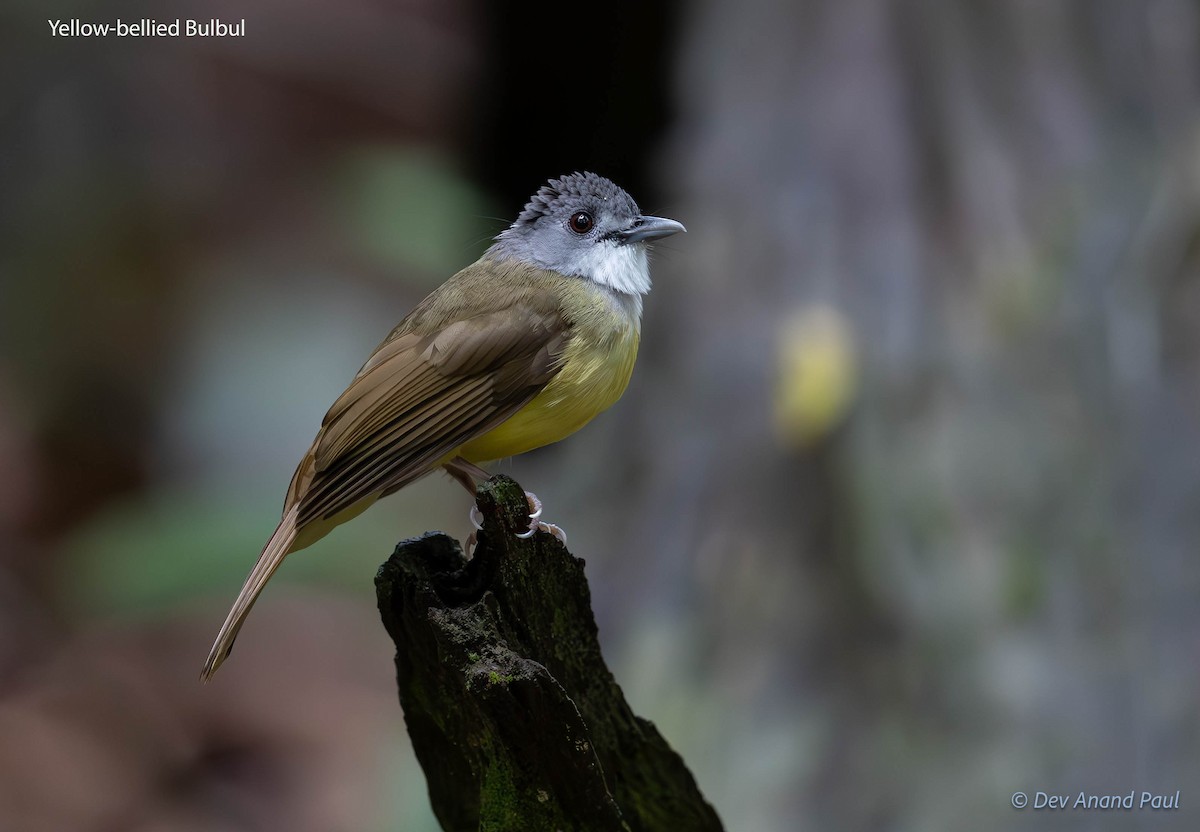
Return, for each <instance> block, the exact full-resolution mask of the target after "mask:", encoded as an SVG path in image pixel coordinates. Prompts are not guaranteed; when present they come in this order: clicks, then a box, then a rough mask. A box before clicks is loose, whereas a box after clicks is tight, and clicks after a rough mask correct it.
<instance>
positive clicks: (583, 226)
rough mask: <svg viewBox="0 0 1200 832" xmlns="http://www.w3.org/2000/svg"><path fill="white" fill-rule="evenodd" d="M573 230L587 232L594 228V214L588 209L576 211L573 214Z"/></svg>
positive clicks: (581, 232)
mask: <svg viewBox="0 0 1200 832" xmlns="http://www.w3.org/2000/svg"><path fill="white" fill-rule="evenodd" d="M570 223H571V230H572V231H574V232H575V233H576V234H586V233H588V232H589V231H591V230H592V226H593V225H594V224H595V223H594V222H593V220H592V215H591V214H589V213H588V212H587V211H576V212H575V213H574V214H572V215H571V221H570Z"/></svg>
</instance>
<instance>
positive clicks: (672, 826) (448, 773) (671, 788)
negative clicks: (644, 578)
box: [375, 476, 722, 832]
mask: <svg viewBox="0 0 1200 832" xmlns="http://www.w3.org/2000/svg"><path fill="white" fill-rule="evenodd" d="M478 505H479V509H480V511H481V512H482V514H483V517H484V527H483V529H482V530H481V531H480V532H479V535H478V545H477V547H476V549H475V552H474V556H473V557H472V558H471V559H469V560H468V559H467V558H466V556H465V555H464V554H463V552H462V548H461V547H460V546H459V544H458V543H457V541H455V540H453V539H452V538H450V537H448V536H447V535H445V534H443V533H441V532H429V533H426V534H425V535H422V536H421V537H417V538H413V539H411V540H407V541H404V542H402V543H400V544H399V545H398V546H397V547H396V551H395V552H394V553H393V554H392V556H391V557H390V558H389V559H388V561H387V562H386V563H385V564H384V565H383V566H382V567H381V568H380V570H379V574H378V575H377V576H376V579H375V587H376V592H377V595H378V600H379V611H380V614H381V616H382V618H383V624H384V626H385V627H386V628H387V631H388V634H389V635H390V636H391V637H392V640H393V641H394V642H395V644H396V679H397V683H398V686H399V691H400V704H401V706H402V707H403V709H404V718H405V722H406V723H407V726H408V733H409V736H410V737H411V738H412V743H413V748H414V750H415V752H416V756H417V759H418V760H419V761H420V763H421V767H422V768H423V769H424V771H425V776H426V779H427V780H428V784H429V796H430V800H431V801H432V803H433V810H434V813H435V814H436V815H437V818H438V821H439V822H440V823H441V825H442V828H443V829H445V830H447V832H462V831H464V830H477V829H478V830H488V831H489V832H490V831H491V830H543V829H545V830H588V832H605V831H606V830H623V832H657V831H658V830H663V832H667V830H670V832H679V830H695V831H696V832H706V830H720V829H721V828H722V827H721V822H720V820H719V819H718V818H717V815H716V812H715V811H714V810H713V808H712V806H710V805H709V804H708V802H707V801H706V800H705V799H704V797H703V796H702V795H701V794H700V791H699V789H698V788H697V787H696V781H695V779H694V778H693V777H692V775H691V772H689V771H688V769H687V767H686V766H685V765H684V763H683V760H682V759H681V758H680V757H679V755H678V754H676V753H675V752H674V751H673V750H672V749H671V747H670V746H669V745H667V742H666V741H665V740H664V739H663V738H662V735H661V734H659V733H658V730H657V729H656V728H655V727H654V725H653V724H652V723H650V722H648V721H647V720H644V719H641V718H640V717H638V716H636V715H635V714H634V713H633V711H631V710H630V708H629V705H628V704H627V703H626V702H625V697H624V695H623V694H622V693H621V689H620V687H618V685H617V683H616V681H615V680H614V679H613V676H612V673H610V672H609V670H608V668H607V667H606V666H605V664H604V660H603V658H602V657H601V655H600V645H599V642H598V641H597V630H596V622H595V618H594V617H593V615H592V610H591V593H590V592H589V590H588V585H587V581H586V579H585V578H584V574H583V567H584V563H583V561H582V560H580V559H579V558H576V557H574V556H572V555H571V553H570V552H569V551H567V549H566V547H564V546H563V545H562V544H561V543H560V542H559V541H558V540H557V539H555V538H554V537H553V536H551V535H548V534H546V533H544V532H538V533H537V534H535V535H534V536H533V537H532V538H530V539H528V540H520V539H518V538H517V537H516V536H515V532H519V531H521V530H522V529H523V528H524V526H525V524H527V523H528V517H527V513H528V507H527V505H526V501H525V496H524V492H523V491H522V489H521V487H520V486H519V485H518V484H517V483H516V482H514V481H513V480H512V479H510V478H508V477H505V476H496V477H493V478H492V479H490V480H488V481H487V482H485V483H483V484H481V485H480V486H479V491H478Z"/></svg>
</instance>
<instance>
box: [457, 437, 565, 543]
mask: <svg viewBox="0 0 1200 832" xmlns="http://www.w3.org/2000/svg"><path fill="white" fill-rule="evenodd" d="M442 467H443V468H445V469H446V473H448V474H449V475H450V476H451V477H453V478H454V481H455V482H457V483H458V484H459V485H461V486H462V487H463V488H465V489H467V491H468V492H469V493H470V494H471V496H472V497H474V496H475V489H476V488H477V487H478V485H479V482H480V481H481V480H486V479H488V478H489V477H490V476H491V474H489V473H488V472H487V471H485V470H483V469H482V468H480V467H479V466H478V465H476V464H475V463H473V462H468V461H467V460H465V459H463V458H462V457H461V456H456V457H454V459H452V460H450V461H449V462H447V463H445V464H444V465H443V466H442ZM525 499H526V500H527V501H528V502H529V530H528V531H525V532H522V533H521V534H518V535H517V537H519V538H521V539H522V540H524V539H525V538H528V537H532V536H533V533H534V532H536V531H537V530H538V529H541V530H542V531H544V532H548V533H550V534H552V535H554V536H555V537H557V538H558V539H559V540H560V541H562V543H563V545H566V542H567V533H566V532H564V531H563V530H562V529H560V528H559V527H558V526H556V525H554V524H553V523H543V522H541V516H542V501H541V500H539V499H538V496H537V495H536V494H534V493H533V492H532V491H526V492H525ZM469 516H470V518H471V525H472V526H474V527H475V531H473V532H471V536H470V537H469V538H467V554H468V555H470V554H471V549H473V548H474V546H475V535H476V533H477V532H478V531H479V530H480V529H482V528H483V517H482V516H480V514H479V506H477V505H472V506H471V512H470V515H469Z"/></svg>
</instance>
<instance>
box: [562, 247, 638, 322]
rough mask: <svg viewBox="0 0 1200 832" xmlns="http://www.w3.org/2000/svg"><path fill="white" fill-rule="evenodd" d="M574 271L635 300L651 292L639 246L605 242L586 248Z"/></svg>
mask: <svg viewBox="0 0 1200 832" xmlns="http://www.w3.org/2000/svg"><path fill="white" fill-rule="evenodd" d="M574 265H575V271H576V273H577V274H579V275H580V276H581V277H586V278H587V279H588V280H590V281H592V282H593V283H598V284H600V285H601V286H604V287H605V288H607V289H612V290H613V291H614V292H617V293H618V294H622V295H630V296H633V297H635V298H639V304H638V305H639V306H640V305H641V304H640V296H641V295H644V294H646V293H647V292H649V291H650V263H649V260H648V259H647V257H646V247H645V246H644V245H641V244H640V243H634V244H633V245H620V244H618V243H616V242H613V241H609V240H606V241H604V242H602V243H598V244H596V245H594V246H588V249H587V251H586V253H584V254H583V255H582V256H581V257H580V258H579V259H578V260H577V261H576V262H575V264H574Z"/></svg>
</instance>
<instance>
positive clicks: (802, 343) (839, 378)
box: [774, 305, 858, 448]
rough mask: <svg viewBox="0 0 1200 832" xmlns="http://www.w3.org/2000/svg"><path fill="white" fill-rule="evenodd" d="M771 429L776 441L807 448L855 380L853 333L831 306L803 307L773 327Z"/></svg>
mask: <svg viewBox="0 0 1200 832" xmlns="http://www.w3.org/2000/svg"><path fill="white" fill-rule="evenodd" d="M778 361H779V366H778V377H777V381H776V386H775V408H774V409H775V428H776V431H777V432H778V434H779V438H780V440H781V441H782V442H783V443H784V444H786V445H789V446H793V447H800V448H804V447H809V446H811V445H812V444H814V443H815V442H816V441H817V440H819V439H821V438H822V437H824V436H825V435H826V434H828V433H829V432H830V431H831V430H833V429H834V428H835V427H837V426H838V425H839V424H840V423H841V421H842V420H843V419H844V418H845V416H846V412H847V411H848V410H849V409H850V405H851V403H852V402H853V399H854V394H855V388H856V387H857V385H858V362H857V359H856V355H855V348H854V336H853V334H852V333H851V330H850V326H849V324H848V323H847V322H846V319H845V318H844V317H843V316H842V314H841V313H840V312H838V311H837V310H836V309H834V308H833V307H831V306H824V305H818V306H809V307H805V308H804V309H801V310H798V311H797V312H795V313H794V314H792V315H791V317H789V318H788V319H787V320H786V321H784V323H783V326H782V328H781V329H780V332H779V353H778Z"/></svg>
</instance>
